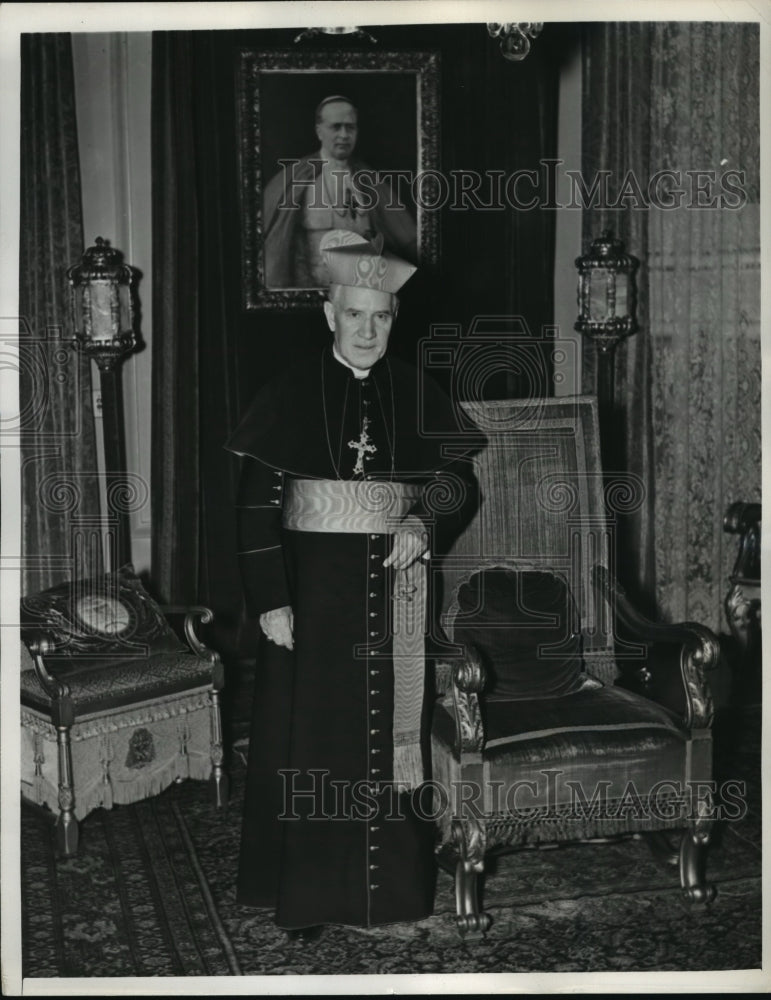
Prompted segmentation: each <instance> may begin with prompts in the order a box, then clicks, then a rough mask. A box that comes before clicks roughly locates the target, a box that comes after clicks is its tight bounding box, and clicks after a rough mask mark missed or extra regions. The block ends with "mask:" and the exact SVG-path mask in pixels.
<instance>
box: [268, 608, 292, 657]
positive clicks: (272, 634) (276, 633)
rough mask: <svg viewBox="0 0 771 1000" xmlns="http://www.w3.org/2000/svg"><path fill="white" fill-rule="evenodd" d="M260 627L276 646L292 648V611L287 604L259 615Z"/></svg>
mask: <svg viewBox="0 0 771 1000" xmlns="http://www.w3.org/2000/svg"><path fill="white" fill-rule="evenodd" d="M260 628H261V629H262V631H263V632H264V633H265V635H266V636H267V637H268V639H270V641H271V642H275V644H276V645H277V646H286V648H287V649H294V634H293V628H294V613H293V611H292V609H291V608H290V607H289V605H287V606H286V607H284V608H274V609H273V610H272V611H266V612H265V614H264V615H260Z"/></svg>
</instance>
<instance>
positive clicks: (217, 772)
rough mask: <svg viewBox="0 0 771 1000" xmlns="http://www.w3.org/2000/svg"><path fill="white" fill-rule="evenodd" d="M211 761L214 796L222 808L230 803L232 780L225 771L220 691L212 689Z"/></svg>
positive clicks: (219, 807)
mask: <svg viewBox="0 0 771 1000" xmlns="http://www.w3.org/2000/svg"><path fill="white" fill-rule="evenodd" d="M211 726H212V733H211V763H212V772H211V777H210V778H209V782H210V784H211V789H212V798H213V799H214V804H215V806H216V807H217V808H218V809H222V808H223V807H224V806H226V805H227V803H228V797H229V794H230V781H229V780H228V776H227V774H226V773H225V768H224V766H223V765H224V760H225V753H224V750H223V747H222V714H221V712H220V694H219V691H215V690H212V693H211Z"/></svg>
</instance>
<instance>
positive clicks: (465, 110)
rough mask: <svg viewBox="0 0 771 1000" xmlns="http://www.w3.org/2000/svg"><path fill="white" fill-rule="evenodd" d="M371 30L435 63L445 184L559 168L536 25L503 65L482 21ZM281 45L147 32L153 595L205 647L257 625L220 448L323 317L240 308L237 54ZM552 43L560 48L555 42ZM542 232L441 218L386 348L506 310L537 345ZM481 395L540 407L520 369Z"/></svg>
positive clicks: (407, 352)
mask: <svg viewBox="0 0 771 1000" xmlns="http://www.w3.org/2000/svg"><path fill="white" fill-rule="evenodd" d="M372 33H373V34H374V35H375V36H376V38H377V39H378V48H379V49H380V50H382V51H384V52H394V51H396V52H398V51H399V50H402V49H417V50H420V51H422V50H439V52H440V58H441V79H440V108H441V121H440V136H441V164H440V166H441V168H442V169H443V170H444V171H447V172H449V171H452V170H459V169H464V170H473V169H477V170H480V171H484V170H490V169H499V170H502V171H504V172H505V173H510V172H513V171H514V170H518V169H522V168H525V169H535V170H538V169H539V162H540V160H541V159H542V158H545V157H554V156H555V155H556V103H557V91H558V73H559V60H558V59H555V58H554V50H552V51H551V53H550V52H549V51H548V50H542V51H538V45H541V44H542V42H544V41H545V40H546V38H547V34H548V33H547V30H545V31H544V35H543V37H542V38H541V39H539V42H538V45H536V46H534V48H533V51H532V52H531V55H530V56H529V57H528V59H527V60H525V62H524V63H518V64H515V63H508V62H506V60H505V59H503V57H502V56H501V54H500V52H499V51H498V46H497V42H494V41H493V40H491V39H490V38H488V37H487V32H486V30H485V28H484V25H482V24H478V25H473V26H464V25H431V26H424V25H416V26H413V27H409V28H406V27H402V28H385V27H383V28H373V29H372ZM295 36H296V32H293V31H291V30H284V31H282V30H278V29H277V30H273V31H264V30H263V31H232V32H231V31H217V32H190V33H181V32H175V33H156V34H155V35H154V36H153V108H152V116H153V240H154V246H153V289H154V302H153V310H154V312H153V330H154V337H153V445H152V446H153V464H152V471H153V486H152V489H153V512H154V513H153V570H152V574H153V584H154V587H155V590H156V591H157V592H158V593H159V594H160V596H161V597H163V598H164V599H165V600H174V601H178V600H180V601H185V602H190V601H194V602H196V603H205V604H207V605H209V606H210V607H212V609H213V610H214V611H215V615H216V621H217V623H218V625H217V630H216V631H217V635H216V638H210V641H212V642H214V641H216V642H217V643H218V644H219V648H220V649H221V651H223V652H232V653H238V654H242V655H251V654H252V653H253V643H254V638H255V636H254V629H255V625H254V623H253V622H251V623H246V622H245V621H244V620H243V618H242V611H241V608H242V598H241V588H240V580H239V576H238V570H237V563H236V555H235V553H236V541H235V534H234V518H233V505H234V500H235V487H236V481H237V476H238V471H239V469H238V462H237V460H235V459H234V458H233V457H232V456H231V455H229V454H228V453H227V452H225V450H224V447H223V445H224V442H225V440H226V439H227V437H228V436H229V434H230V432H231V430H232V429H233V428H234V427H235V425H236V423H237V420H238V417H239V415H240V414H241V413H242V412H243V410H244V409H245V408H246V405H247V404H248V402H249V400H250V398H251V396H252V395H253V394H254V392H255V391H256V389H257V388H258V387H259V386H260V385H261V384H263V383H264V382H266V381H267V380H268V379H270V378H271V376H272V375H273V374H275V373H276V372H278V371H279V370H281V369H284V368H286V367H287V366H288V365H291V363H292V360H293V358H295V357H296V356H298V355H299V354H301V353H303V352H305V351H307V350H309V349H315V348H316V347H317V346H318V345H319V344H320V343H322V342H326V340H327V339H328V336H329V334H328V331H327V330H326V326H325V323H324V320H323V317H322V315H321V311H320V310H318V311H314V310H311V311H307V310H306V311H297V310H277V311H273V312H270V311H259V312H245V311H243V310H242V307H241V301H242V295H241V287H240V273H241V264H240V253H241V243H240V241H241V226H240V212H241V208H240V196H239V184H240V175H239V162H238V130H237V121H236V69H237V65H238V52H239V49H240V48H242V47H248V48H253V49H255V50H257V51H269V50H291V49H292V48H293V46H294V38H295ZM555 38H556V36H555ZM556 43H557V44H558V45H559V47H560V51H561V47H562V46H564V39H562V38H556ZM351 44H353V45H356V44H359V45H360V44H361V43H355V42H354V43H352V42H351V41H350V40H346V39H338V38H335V39H324V38H322V39H314V40H313V49H314V51H315V50H317V49H318V48H320V47H324V46H334V47H335V48H340V47H344V46H345V45H351ZM547 44H548V43H547ZM309 129H310V130H311V133H312V123H311V124H310V125H309ZM553 233H554V218H553V212H550V211H548V210H547V211H528V212H516V211H514V210H510V209H506V210H501V211H494V212H488V213H480V212H474V211H471V210H461V211H453V210H451V209H449V208H448V209H447V210H446V211H445V212H444V213H443V215H442V219H441V265H440V267H438V268H424V269H422V271H421V272H419V274H418V275H417V276H416V278H415V279H414V280H413V281H411V282H410V284H409V285H408V286H407V287H406V288H405V290H404V294H403V296H402V306H401V310H400V321H399V323H398V324H397V328H396V329H395V332H394V336H393V338H392V343H391V346H390V348H389V350H391V351H392V352H393V353H395V354H398V355H400V356H402V357H404V358H407V359H409V360H413V361H415V360H417V359H418V357H419V349H420V341H421V340H422V339H424V338H427V337H428V336H429V334H430V329H431V324H432V323H452V324H457V325H458V326H460V327H461V330H462V331H463V333H464V334H465V333H467V331H468V329H469V327H470V325H471V324H472V321H473V320H474V318H475V317H478V316H497V317H500V316H503V315H505V314H507V313H516V314H522V315H524V317H525V319H526V321H527V323H528V324H529V326H530V328H531V330H532V332H533V334H534V336H535V337H536V338H537V337H538V336H539V335H540V332H541V327H542V326H543V325H548V324H550V323H551V322H552V285H553V254H554V248H553ZM401 317H409V319H403V320H402V319H401ZM432 374H436V375H437V376H440V375H441V373H440V372H437V373H432ZM485 392H486V394H487V395H497V396H519V395H525V394H536V395H547V394H549V393H550V372H549V370H548V367H543V368H542V370H541V377H540V380H537V384H536V383H534V381H533V378H532V374H531V373H530V372H528V373H527V374H526V375H525V376H523V377H518V376H517V374H516V373H515V372H514V373H512V372H509V373H505V374H504V375H503V376H502V377H498V378H497V381H496V379H495V378H492V379H490V380H489V384H487V385H486V386H485Z"/></svg>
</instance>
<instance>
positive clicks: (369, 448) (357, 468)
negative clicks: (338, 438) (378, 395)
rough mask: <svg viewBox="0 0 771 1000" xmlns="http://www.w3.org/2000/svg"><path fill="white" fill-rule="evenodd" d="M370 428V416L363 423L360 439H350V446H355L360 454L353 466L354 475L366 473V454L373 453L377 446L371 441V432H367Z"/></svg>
mask: <svg viewBox="0 0 771 1000" xmlns="http://www.w3.org/2000/svg"><path fill="white" fill-rule="evenodd" d="M368 429H369V417H365V418H364V420H363V421H362V423H361V434H360V435H359V440H358V441H349V442H348V447H349V448H354V449H355V450H356V451H357V452H358V455H357V457H356V465H354V467H353V474H354V476H358V475H362V476H363V475H364V455H365V454H370V455H373V454H374V453H375V452H376V451H377V448H376V446H375V445H374V444H372V443H371V441H370V437H369V434H368V433H367V431H368Z"/></svg>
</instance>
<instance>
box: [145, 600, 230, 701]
mask: <svg viewBox="0 0 771 1000" xmlns="http://www.w3.org/2000/svg"><path fill="white" fill-rule="evenodd" d="M161 611H162V612H163V613H164V615H166V616H167V617H169V616H171V615H184V616H185V620H184V630H185V640H186V641H187V644H188V646H189V647H190V649H191V651H192V652H193V653H195V655H196V656H199V657H200V658H201V659H203V660H208V661H209V663H210V664H211V668H212V686H213V687H214V688H215V690H217V691H219V690H220V689H221V688H222V687H224V683H225V678H224V671H223V668H222V661H221V660H220V657H219V653H217V652H215V651H214V650H213V649H210V648H209V646H206V645H205V644H204V643H203V642H202V641H201V639H200V637H199V636H198V631H197V629H198V626H199V625H208V624H209V622H211V621H213V620H214V614H213V612H212V611H211V609H210V608H205V607H203V605H197V604H194V605H180V604H167V605H164V606H163V607H162V608H161Z"/></svg>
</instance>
